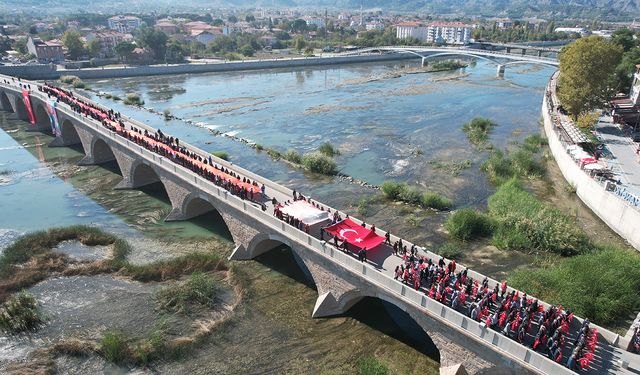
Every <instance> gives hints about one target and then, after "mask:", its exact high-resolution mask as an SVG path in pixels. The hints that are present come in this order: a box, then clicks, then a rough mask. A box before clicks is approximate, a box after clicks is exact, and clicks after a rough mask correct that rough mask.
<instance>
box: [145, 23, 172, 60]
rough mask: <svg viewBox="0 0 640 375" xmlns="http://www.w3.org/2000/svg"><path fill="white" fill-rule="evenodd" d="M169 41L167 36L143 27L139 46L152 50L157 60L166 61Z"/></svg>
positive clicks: (153, 29)
mask: <svg viewBox="0 0 640 375" xmlns="http://www.w3.org/2000/svg"><path fill="white" fill-rule="evenodd" d="M168 39H169V38H168V37H167V34H165V33H163V32H162V31H160V30H156V29H155V28H153V27H146V26H145V27H142V28H140V31H139V33H138V41H139V44H140V45H141V46H142V47H146V48H148V49H150V50H151V51H152V52H153V56H154V57H155V59H156V60H164V59H165V54H166V52H167V40H168Z"/></svg>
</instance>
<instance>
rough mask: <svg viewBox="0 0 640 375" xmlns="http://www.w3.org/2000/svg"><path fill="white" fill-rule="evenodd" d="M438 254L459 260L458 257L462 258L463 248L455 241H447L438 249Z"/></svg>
mask: <svg viewBox="0 0 640 375" xmlns="http://www.w3.org/2000/svg"><path fill="white" fill-rule="evenodd" d="M436 254H438V255H440V256H443V257H445V258H447V259H456V260H458V258H460V255H462V249H461V248H460V246H459V245H457V244H455V243H452V242H447V243H445V244H444V245H442V246H440V247H439V248H438V249H437V250H436Z"/></svg>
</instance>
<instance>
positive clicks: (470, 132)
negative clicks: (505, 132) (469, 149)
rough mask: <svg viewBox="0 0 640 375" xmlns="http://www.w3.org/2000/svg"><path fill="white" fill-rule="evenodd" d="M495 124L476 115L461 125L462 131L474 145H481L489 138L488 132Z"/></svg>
mask: <svg viewBox="0 0 640 375" xmlns="http://www.w3.org/2000/svg"><path fill="white" fill-rule="evenodd" d="M495 126H496V124H495V123H494V122H493V121H491V120H489V119H486V118H483V117H476V118H474V119H473V120H471V121H469V122H467V123H466V124H464V125H463V126H462V131H464V132H465V134H467V138H469V141H470V142H471V143H473V144H474V145H476V146H478V145H482V144H484V143H485V142H487V139H489V133H490V132H491V130H492V129H493V128H494V127H495Z"/></svg>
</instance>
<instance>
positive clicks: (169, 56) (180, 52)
mask: <svg viewBox="0 0 640 375" xmlns="http://www.w3.org/2000/svg"><path fill="white" fill-rule="evenodd" d="M184 50H185V48H184V46H183V45H182V43H180V42H179V41H177V40H175V39H172V40H171V41H170V42H169V44H168V45H167V51H166V53H165V56H166V61H167V62H170V63H181V62H184Z"/></svg>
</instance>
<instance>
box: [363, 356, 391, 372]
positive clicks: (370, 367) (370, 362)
mask: <svg viewBox="0 0 640 375" xmlns="http://www.w3.org/2000/svg"><path fill="white" fill-rule="evenodd" d="M356 368H357V374H358V375H387V374H388V373H389V368H388V367H387V365H385V364H384V363H382V362H381V361H379V360H378V359H376V358H374V357H362V358H360V359H358V361H357V362H356Z"/></svg>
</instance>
